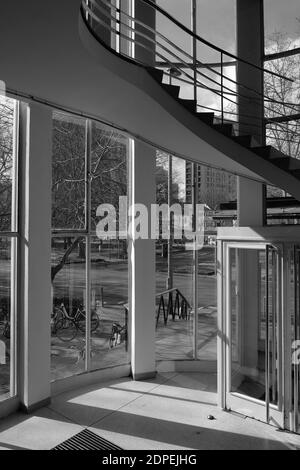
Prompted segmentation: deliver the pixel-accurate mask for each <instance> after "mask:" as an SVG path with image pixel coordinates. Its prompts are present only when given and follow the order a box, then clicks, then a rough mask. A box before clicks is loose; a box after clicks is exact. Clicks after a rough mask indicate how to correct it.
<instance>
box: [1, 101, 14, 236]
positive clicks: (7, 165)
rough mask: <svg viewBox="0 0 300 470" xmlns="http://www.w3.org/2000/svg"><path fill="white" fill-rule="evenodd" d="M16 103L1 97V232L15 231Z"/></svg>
mask: <svg viewBox="0 0 300 470" xmlns="http://www.w3.org/2000/svg"><path fill="white" fill-rule="evenodd" d="M15 120H16V102H15V101H14V100H11V99H9V98H6V97H3V96H0V231H2V232H3V231H11V230H15V229H16V227H14V220H15V218H14V217H13V214H12V199H13V197H14V196H15V194H14V191H15V169H16V158H15V154H16V152H15V144H16V142H15V140H14V132H15Z"/></svg>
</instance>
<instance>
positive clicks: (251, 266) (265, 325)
mask: <svg viewBox="0 0 300 470" xmlns="http://www.w3.org/2000/svg"><path fill="white" fill-rule="evenodd" d="M229 261H230V279H229V282H230V284H229V289H230V290H229V295H230V307H229V314H230V315H231V332H230V338H231V341H230V348H231V392H236V393H240V394H242V395H246V396H249V397H251V398H255V399H257V400H261V401H266V389H268V390H269V392H268V393H269V401H270V403H272V404H275V405H276V404H277V403H278V396H279V393H278V311H277V256H276V252H275V251H274V250H272V249H270V250H267V251H265V250H254V249H251V250H250V249H249V250H247V249H233V248H232V249H230V255H229ZM267 371H268V372H267ZM266 372H267V373H266ZM266 381H268V382H266Z"/></svg>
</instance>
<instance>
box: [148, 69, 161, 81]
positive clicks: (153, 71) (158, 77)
mask: <svg viewBox="0 0 300 470" xmlns="http://www.w3.org/2000/svg"><path fill="white" fill-rule="evenodd" d="M147 70H148V72H149V73H150V75H151V76H152V77H153V78H154V79H155V80H157V81H158V82H160V83H161V82H162V80H163V76H164V71H163V70H161V69H156V68H154V67H147Z"/></svg>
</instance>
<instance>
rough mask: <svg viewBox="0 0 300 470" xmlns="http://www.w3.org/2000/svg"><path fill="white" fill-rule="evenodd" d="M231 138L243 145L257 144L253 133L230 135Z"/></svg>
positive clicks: (252, 145)
mask: <svg viewBox="0 0 300 470" xmlns="http://www.w3.org/2000/svg"><path fill="white" fill-rule="evenodd" d="M232 139H233V140H234V141H235V142H237V143H238V144H240V145H242V146H243V147H247V148H252V147H257V146H258V143H257V142H256V141H255V138H254V137H253V135H237V136H232Z"/></svg>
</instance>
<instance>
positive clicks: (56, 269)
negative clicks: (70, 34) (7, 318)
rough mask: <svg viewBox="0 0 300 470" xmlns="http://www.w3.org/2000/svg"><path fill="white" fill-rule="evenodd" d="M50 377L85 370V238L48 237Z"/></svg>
mask: <svg viewBox="0 0 300 470" xmlns="http://www.w3.org/2000/svg"><path fill="white" fill-rule="evenodd" d="M51 277H52V296H53V309H52V313H51V377H52V380H57V379H62V378H65V377H68V376H70V375H74V374H78V373H80V372H83V371H84V370H85V332H86V240H85V238H83V237H76V238H74V237H71V236H60V237H58V236H55V237H53V238H52V259H51Z"/></svg>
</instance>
